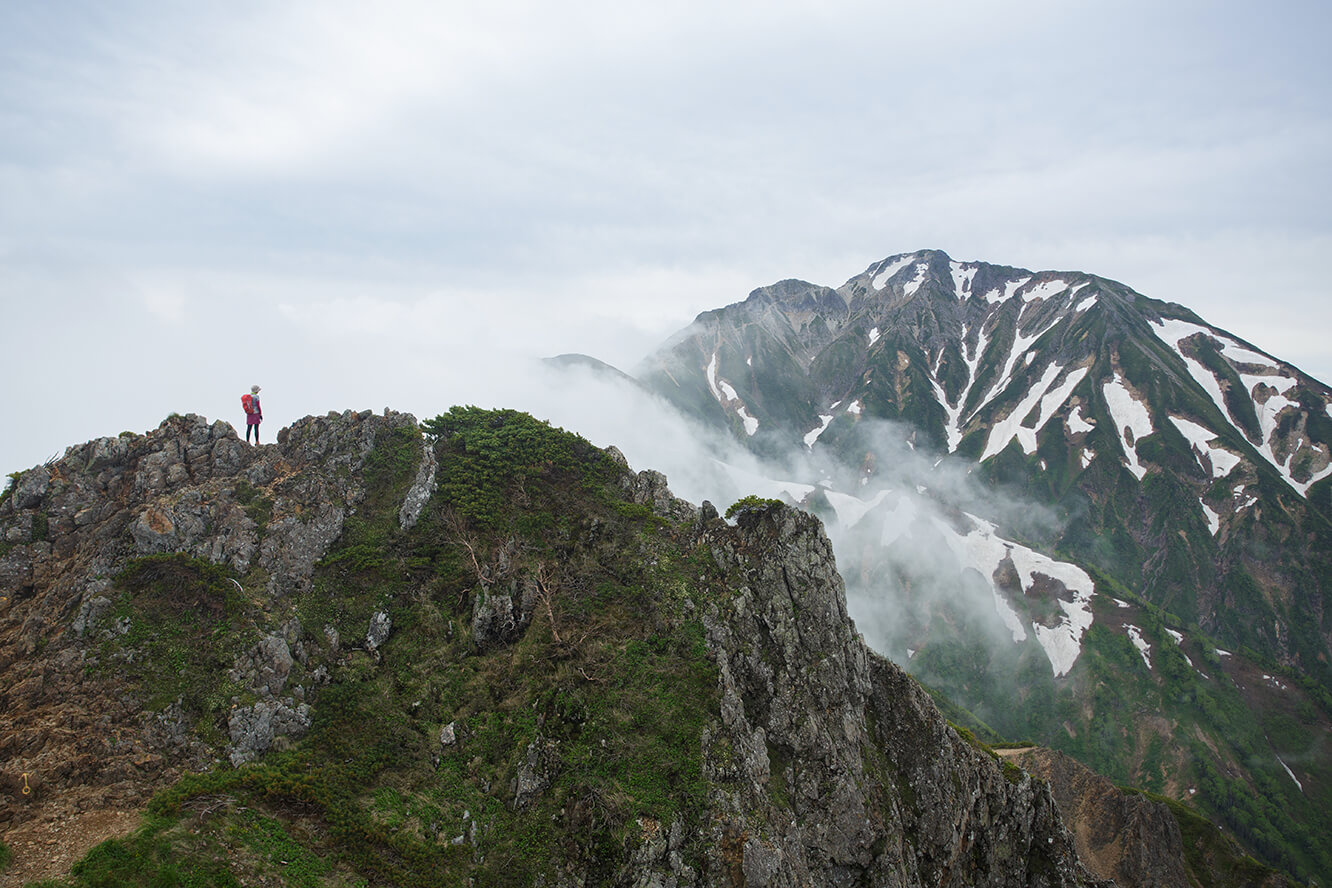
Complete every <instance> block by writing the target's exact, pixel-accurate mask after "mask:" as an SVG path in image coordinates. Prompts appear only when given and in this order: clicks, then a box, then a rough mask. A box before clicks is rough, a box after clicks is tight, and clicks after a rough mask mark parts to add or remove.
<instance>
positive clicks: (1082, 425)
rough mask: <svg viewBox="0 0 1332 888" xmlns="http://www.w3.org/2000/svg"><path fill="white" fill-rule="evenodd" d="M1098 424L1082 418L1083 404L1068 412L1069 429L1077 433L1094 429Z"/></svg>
mask: <svg viewBox="0 0 1332 888" xmlns="http://www.w3.org/2000/svg"><path fill="white" fill-rule="evenodd" d="M1095 429H1096V426H1095V425H1093V424H1092V423H1090V422H1088V421H1087V420H1085V419H1083V418H1082V405H1081V404H1077V405H1075V406H1074V407H1073V409H1072V410H1070V411H1069V412H1068V430H1069V431H1070V432H1072V433H1073V434H1075V435H1081V434H1083V433H1084V432H1090V431H1094V430H1095Z"/></svg>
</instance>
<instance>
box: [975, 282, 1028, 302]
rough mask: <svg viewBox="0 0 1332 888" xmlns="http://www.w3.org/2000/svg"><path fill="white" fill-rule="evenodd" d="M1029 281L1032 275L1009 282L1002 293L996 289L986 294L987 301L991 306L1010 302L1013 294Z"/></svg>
mask: <svg viewBox="0 0 1332 888" xmlns="http://www.w3.org/2000/svg"><path fill="white" fill-rule="evenodd" d="M1029 280H1031V275H1027V276H1026V277H1021V278H1018V279H1017V280H1015V281H1009V282H1008V283H1006V284H1005V285H1004V289H1003V291H1002V292H1000V290H999V288H998V287H995V288H994V289H993V290H990V292H988V293H986V294H985V301H986V302H988V303H990V304H991V305H995V304H997V303H1000V302H1007V301H1008V300H1010V299H1012V298H1013V294H1014V293H1016V292H1017V291H1018V288H1019V287H1021V286H1022V285H1023V284H1025V283H1026V282H1027V281H1029Z"/></svg>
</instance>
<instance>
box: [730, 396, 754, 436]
mask: <svg viewBox="0 0 1332 888" xmlns="http://www.w3.org/2000/svg"><path fill="white" fill-rule="evenodd" d="M735 412H736V413H738V414H740V421H741V422H743V423H744V424H745V434H746V435H749V436H750V437H751V438H752V437H753V436H754V433H755V432H757V431H758V427H759V421H758V419H757V418H755V417H753V416H750V415H749V411H748V410H746V409H745V405H744V404H740V405H739V406H738V407H736V408H735Z"/></svg>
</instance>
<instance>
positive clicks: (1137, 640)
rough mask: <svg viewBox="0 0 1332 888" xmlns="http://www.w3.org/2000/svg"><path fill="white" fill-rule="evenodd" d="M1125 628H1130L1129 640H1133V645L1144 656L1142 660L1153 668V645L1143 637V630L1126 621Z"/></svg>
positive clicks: (1148, 666)
mask: <svg viewBox="0 0 1332 888" xmlns="http://www.w3.org/2000/svg"><path fill="white" fill-rule="evenodd" d="M1124 628H1125V629H1126V630H1128V637H1129V641H1131V642H1133V646H1134V647H1135V648H1137V649H1138V653H1139V654H1140V655H1141V656H1142V662H1144V663H1146V664H1147V668H1148V669H1149V670H1150V669H1151V668H1152V658H1151V650H1152V646H1151V645H1150V644H1148V643H1147V640H1146V639H1145V638H1143V637H1142V630H1141V629H1139V628H1138V627H1137V626H1134V625H1133V624H1132V623H1125V624H1124Z"/></svg>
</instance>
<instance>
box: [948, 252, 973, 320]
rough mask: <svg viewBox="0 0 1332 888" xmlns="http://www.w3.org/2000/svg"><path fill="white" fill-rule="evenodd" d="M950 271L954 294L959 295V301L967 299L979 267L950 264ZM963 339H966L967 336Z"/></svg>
mask: <svg viewBox="0 0 1332 888" xmlns="http://www.w3.org/2000/svg"><path fill="white" fill-rule="evenodd" d="M948 269H949V271H950V272H951V273H952V275H953V292H954V293H955V294H957V298H958V299H966V298H967V297H968V296H969V295H971V282H972V280H974V279H975V277H976V271H977V270H978V266H975V265H966V264H964V263H961V262H949V263H948ZM963 338H964V339H965V338H966V336H965V334H964V335H963Z"/></svg>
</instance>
